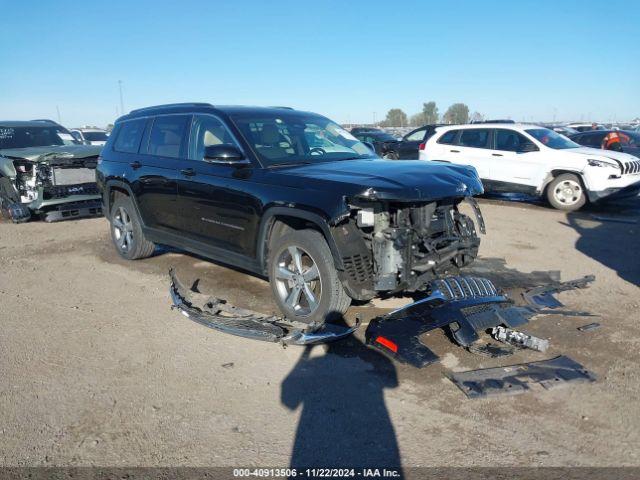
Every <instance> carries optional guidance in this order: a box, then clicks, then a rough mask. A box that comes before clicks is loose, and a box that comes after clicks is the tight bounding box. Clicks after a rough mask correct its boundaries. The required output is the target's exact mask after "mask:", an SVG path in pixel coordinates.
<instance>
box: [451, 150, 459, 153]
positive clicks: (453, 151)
mask: <svg viewBox="0 0 640 480" xmlns="http://www.w3.org/2000/svg"><path fill="white" fill-rule="evenodd" d="M449 151H450V152H451V153H460V150H449Z"/></svg>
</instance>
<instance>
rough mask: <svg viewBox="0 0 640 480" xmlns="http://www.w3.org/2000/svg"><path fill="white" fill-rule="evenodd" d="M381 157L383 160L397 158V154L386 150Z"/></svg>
mask: <svg viewBox="0 0 640 480" xmlns="http://www.w3.org/2000/svg"><path fill="white" fill-rule="evenodd" d="M382 158H384V159H385V160H398V158H399V157H398V154H397V153H396V152H394V151H391V152H386V153H385V154H384V155H382Z"/></svg>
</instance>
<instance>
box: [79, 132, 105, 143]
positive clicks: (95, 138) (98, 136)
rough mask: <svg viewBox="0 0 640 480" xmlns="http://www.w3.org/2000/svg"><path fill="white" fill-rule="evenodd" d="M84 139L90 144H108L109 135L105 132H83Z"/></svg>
mask: <svg viewBox="0 0 640 480" xmlns="http://www.w3.org/2000/svg"><path fill="white" fill-rule="evenodd" d="M82 135H84V138H86V139H87V140H89V141H90V142H106V141H107V134H106V133H105V132H83V133H82Z"/></svg>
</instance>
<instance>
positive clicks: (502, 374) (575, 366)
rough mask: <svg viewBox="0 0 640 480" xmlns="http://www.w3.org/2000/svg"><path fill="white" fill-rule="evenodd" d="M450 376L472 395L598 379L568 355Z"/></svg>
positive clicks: (525, 389) (520, 391) (501, 393)
mask: <svg viewBox="0 0 640 480" xmlns="http://www.w3.org/2000/svg"><path fill="white" fill-rule="evenodd" d="M449 379H450V380H451V381H452V382H453V383H455V384H456V385H457V386H458V388H460V390H462V391H463V392H464V393H465V395H466V396H467V397H469V398H480V397H489V396H496V395H514V394H518V393H523V392H526V391H528V390H531V388H532V387H534V386H536V385H539V386H541V387H543V388H545V389H552V388H557V387H562V386H566V385H567V384H568V383H574V382H595V380H596V377H595V375H594V374H593V373H591V372H589V371H588V370H586V369H585V368H584V367H583V366H582V365H580V364H579V363H578V362H576V361H574V360H571V359H570V358H569V357H565V356H559V357H556V358H552V359H550V360H544V361H541V362H532V363H523V364H520V365H511V366H508V367H497V368H487V369H484V370H472V371H469V372H459V373H453V374H451V375H450V376H449Z"/></svg>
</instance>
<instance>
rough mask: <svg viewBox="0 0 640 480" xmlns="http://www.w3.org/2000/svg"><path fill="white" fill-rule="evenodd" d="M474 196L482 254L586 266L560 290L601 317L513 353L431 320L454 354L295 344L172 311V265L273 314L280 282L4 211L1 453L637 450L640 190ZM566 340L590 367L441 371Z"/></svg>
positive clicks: (355, 455)
mask: <svg viewBox="0 0 640 480" xmlns="http://www.w3.org/2000/svg"><path fill="white" fill-rule="evenodd" d="M481 203H482V209H483V212H484V215H485V219H486V222H487V229H488V234H487V235H486V236H485V237H484V238H483V241H482V245H481V250H480V251H481V257H482V261H480V262H479V267H482V266H483V265H485V266H486V265H497V264H499V262H500V261H501V260H504V261H505V262H506V264H505V265H504V266H503V267H502V268H504V269H511V270H515V271H517V272H525V273H526V272H531V271H534V270H540V271H544V272H550V271H560V274H561V277H562V279H563V280H570V279H573V278H577V277H580V276H582V275H585V274H590V273H593V274H595V275H596V281H595V283H594V284H593V285H592V287H591V288H590V289H589V290H585V291H578V292H566V293H563V294H561V296H560V298H561V300H562V301H563V302H564V303H565V304H566V305H567V306H568V307H571V308H576V309H579V310H586V311H589V312H592V313H593V314H595V315H597V318H585V317H577V318H576V317H565V316H546V317H539V318H538V319H537V320H534V321H533V322H532V323H531V324H530V325H529V326H528V327H527V328H526V330H527V331H530V332H531V333H534V334H537V335H539V336H542V337H546V338H550V340H551V345H552V347H551V349H550V351H548V352H547V353H545V354H542V353H537V352H531V351H528V352H519V353H517V354H516V355H514V356H513V357H510V358H506V359H505V358H502V359H487V358H483V357H479V356H475V355H473V354H470V353H468V352H466V351H465V350H463V349H461V348H459V347H457V346H456V345H454V344H452V343H451V342H450V341H449V340H448V339H447V337H446V336H445V335H444V334H442V333H440V332H436V333H431V334H430V340H429V343H430V346H431V347H432V348H433V350H434V351H435V352H436V353H437V354H438V355H440V357H441V359H442V361H441V363H440V364H437V365H433V366H431V367H428V368H426V369H423V370H416V369H412V368H410V367H404V366H401V365H396V364H394V363H392V362H390V361H389V360H387V359H386V358H384V357H382V356H381V355H379V354H377V353H376V352H373V351H371V350H368V349H367V348H366V347H364V346H363V344H362V332H360V333H359V334H358V335H357V336H356V337H354V338H351V339H349V340H348V341H345V342H341V343H338V344H333V345H331V346H328V347H326V346H318V347H314V348H312V349H307V350H305V349H303V348H301V347H289V348H286V349H283V348H281V347H280V346H277V345H273V344H267V343H260V342H256V341H250V340H245V339H242V338H237V337H232V336H226V335H223V334H221V333H218V332H215V331H213V330H209V329H207V328H205V327H202V326H200V325H198V324H195V323H193V322H190V321H189V320H187V319H185V318H184V317H182V316H181V315H179V314H178V313H177V312H176V311H171V310H170V308H169V304H170V301H169V294H168V277H167V270H168V267H169V266H171V265H173V266H175V267H176V268H177V271H178V272H179V274H180V276H181V278H183V279H184V280H187V281H192V280H194V279H196V278H201V284H200V289H201V290H202V291H203V292H207V293H211V294H215V295H216V296H219V297H223V298H227V299H229V300H230V301H232V302H235V303H236V304H238V305H240V306H243V307H249V308H254V309H258V310H261V311H264V312H268V311H274V312H275V305H274V304H273V302H272V300H271V295H270V290H269V286H268V284H267V283H266V281H264V280H263V279H260V278H256V277H252V276H249V275H246V274H244V273H242V272H239V271H236V270H232V269H229V268H226V267H224V266H220V265H216V264H213V263H210V262H208V261H205V260H203V259H201V258H196V257H193V256H189V255H186V254H182V253H177V252H169V253H164V254H160V255H157V256H155V257H153V258H151V259H147V260H144V261H137V262H130V263H127V262H125V261H123V260H121V259H120V258H119V257H118V256H117V254H116V252H115V251H114V249H113V247H112V246H111V243H110V238H109V234H108V228H107V221H106V220H105V219H91V220H79V221H69V222H63V223H55V224H45V223H42V222H32V223H28V224H23V225H13V224H10V223H6V222H4V223H0V262H1V265H2V268H1V269H0V321H1V326H2V329H1V330H0V354H1V356H2V357H1V358H2V359H1V361H0V424H1V428H2V435H1V436H0V459H1V461H2V464H3V465H5V466H7V465H10V466H22V465H28V466H41V465H60V466H67V465H102V466H116V465H118V466H135V465H145V466H151V465H160V466H177V465H193V466H248V465H252V466H271V467H284V466H288V465H289V464H290V462H292V461H293V462H295V463H297V464H299V463H306V464H309V465H314V466H322V465H326V464H336V463H337V464H340V465H349V466H355V465H369V466H371V465H381V464H387V465H392V464H397V463H398V462H399V461H400V462H401V463H402V465H403V466H419V465H439V466H447V465H451V466H457V465H469V466H472V465H473V466H479V465H486V466H496V465H526V466H538V465H553V466H569V465H571V466H577V465H579V466H619V465H629V466H631V465H633V466H638V465H640V402H639V401H638V398H639V396H640V388H639V380H640V375H639V374H638V365H639V364H640V354H639V350H640V349H639V347H640V326H639V323H640V322H639V321H640V313H639V303H640V289H639V285H640V254H639V253H638V252H640V240H639V238H640V237H639V234H640V224H639V223H637V222H640V202H635V203H634V202H631V203H628V204H626V205H624V206H619V207H616V206H611V207H608V208H607V209H605V210H598V211H596V210H588V211H586V212H582V213H579V214H572V215H567V214H564V213H561V212H557V211H553V210H551V209H548V208H546V207H543V206H539V205H535V204H527V203H519V202H504V201H501V200H483V201H482V202H481ZM598 215H606V216H609V217H610V216H614V215H615V216H619V215H622V217H620V218H623V219H625V220H626V222H628V221H632V222H636V223H626V222H625V223H623V222H614V221H610V220H597V219H596V216H598ZM512 273H513V272H512ZM402 302H406V299H393V300H390V301H385V302H377V304H376V306H377V308H371V307H365V306H361V307H356V308H354V309H352V312H351V313H352V314H353V313H354V312H356V311H360V312H362V313H363V315H364V316H365V317H367V316H371V315H372V314H373V313H376V312H378V311H379V310H380V309H381V308H386V307H390V306H391V305H396V304H398V303H402ZM593 321H597V322H600V323H601V324H602V327H601V328H600V329H598V330H594V331H591V332H580V331H578V330H577V329H576V327H578V326H580V325H584V324H586V323H591V322H593ZM559 353H563V354H566V355H568V356H570V357H571V358H573V359H575V360H577V361H579V362H581V363H582V364H583V365H585V366H586V367H587V368H589V369H591V370H592V371H593V372H595V374H596V375H597V376H598V382H597V383H594V384H590V385H575V386H571V387H569V388H565V389H557V390H553V391H533V392H529V393H527V394H524V395H519V396H511V397H501V398H493V399H482V400H468V399H467V398H466V397H465V396H464V395H463V394H462V393H461V392H460V391H459V390H458V389H457V387H455V386H454V385H453V384H452V383H451V382H450V381H449V380H447V379H446V378H445V376H444V375H445V374H446V373H447V372H450V371H452V370H466V369H473V368H480V367H489V366H495V365H500V364H510V363H519V362H522V361H533V360H541V359H544V358H550V357H552V356H555V355H556V354H559Z"/></svg>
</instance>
